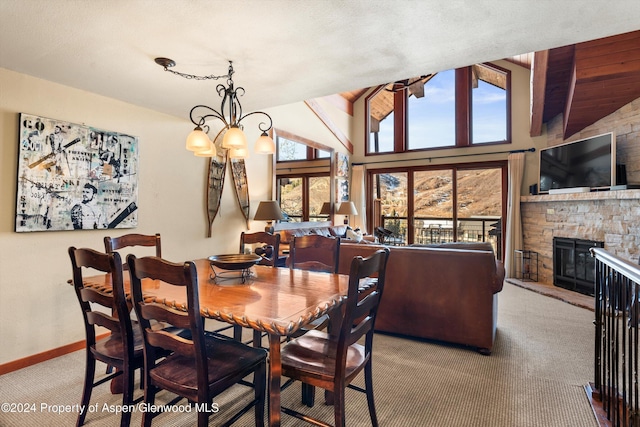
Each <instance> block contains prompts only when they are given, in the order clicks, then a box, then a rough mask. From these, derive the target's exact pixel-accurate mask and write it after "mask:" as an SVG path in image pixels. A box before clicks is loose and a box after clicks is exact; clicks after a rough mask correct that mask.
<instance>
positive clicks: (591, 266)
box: [553, 237, 604, 296]
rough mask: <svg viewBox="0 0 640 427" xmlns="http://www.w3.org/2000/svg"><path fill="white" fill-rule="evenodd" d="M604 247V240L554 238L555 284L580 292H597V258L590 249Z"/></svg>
mask: <svg viewBox="0 0 640 427" xmlns="http://www.w3.org/2000/svg"><path fill="white" fill-rule="evenodd" d="M593 247H596V248H602V247H604V242H596V241H593V240H583V239H568V238H566V237H554V238H553V284H554V285H555V286H558V287H561V288H565V289H569V290H570V291H575V292H580V293H581V294H585V295H591V296H593V295H594V294H595V279H596V276H595V258H593V257H592V256H591V253H590V252H589V249H591V248H593Z"/></svg>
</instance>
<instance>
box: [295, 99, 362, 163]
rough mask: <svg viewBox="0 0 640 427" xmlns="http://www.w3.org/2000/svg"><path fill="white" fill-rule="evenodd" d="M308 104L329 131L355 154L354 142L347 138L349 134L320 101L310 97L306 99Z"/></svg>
mask: <svg viewBox="0 0 640 427" xmlns="http://www.w3.org/2000/svg"><path fill="white" fill-rule="evenodd" d="M304 103H305V104H307V107H309V108H310V109H311V111H313V112H314V113H315V115H316V116H318V118H319V119H320V121H321V122H322V123H324V125H325V126H326V127H327V129H329V131H330V132H331V133H332V134H333V135H334V136H335V137H336V139H337V140H338V141H340V143H341V144H342V145H343V146H344V147H345V148H346V149H347V150H348V151H349V153H350V154H353V144H352V143H351V141H350V140H349V138H347V136H346V135H345V134H344V133H343V132H342V130H340V128H339V127H338V126H337V125H336V124H335V123H334V122H333V120H331V117H329V114H327V112H326V111H325V109H324V108H322V106H321V105H320V103H319V102H318V101H317V100H315V99H309V100H307V101H304Z"/></svg>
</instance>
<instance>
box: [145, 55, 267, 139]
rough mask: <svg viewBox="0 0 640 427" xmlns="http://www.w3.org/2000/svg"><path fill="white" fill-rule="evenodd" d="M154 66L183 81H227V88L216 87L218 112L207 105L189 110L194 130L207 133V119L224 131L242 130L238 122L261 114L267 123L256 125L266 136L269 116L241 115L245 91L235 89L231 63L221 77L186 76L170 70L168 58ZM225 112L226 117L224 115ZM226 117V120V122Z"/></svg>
mask: <svg viewBox="0 0 640 427" xmlns="http://www.w3.org/2000/svg"><path fill="white" fill-rule="evenodd" d="M155 62H156V64H158V65H160V66H162V67H163V68H164V70H165V71H168V72H170V73H172V74H175V75H178V76H180V77H183V78H185V79H190V80H219V79H224V78H226V79H227V86H225V85H224V84H222V83H220V84H218V85H217V86H216V92H217V93H218V96H220V97H221V98H222V101H221V103H220V111H217V110H215V109H214V108H212V107H209V106H207V105H203V104H198V105H196V106H195V107H193V108H192V109H191V111H190V112H189V119H190V120H191V122H192V123H193V124H194V125H196V129H198V128H200V129H199V130H202V129H203V128H204V129H206V130H205V132H206V133H209V126H208V125H207V124H206V121H207V120H208V119H212V118H216V119H218V120H220V121H222V123H224V128H223V130H224V129H230V128H232V127H237V128H240V129H243V126H242V125H241V123H240V122H242V121H243V120H244V119H245V118H247V117H249V116H252V115H254V114H262V115H264V116H265V117H266V118H267V119H268V120H269V122H268V123H266V122H260V123H259V124H258V129H259V130H260V131H262V135H263V136H266V135H267V132H268V131H269V130H270V129H271V128H272V127H273V120H272V119H271V116H270V115H269V114H267V113H265V112H263V111H253V112H251V113H248V114H246V115H244V116H243V115H242V104H241V103H240V99H239V96H243V95H244V93H245V90H244V88H243V87H241V86H238V87H235V85H234V83H233V73H234V71H233V62H232V61H229V73H228V74H225V75H223V76H216V75H208V76H197V75H194V74H186V73H182V72H179V71H175V70H171V69H170V68H171V67H175V65H176V63H175V61H174V60H172V59H169V58H156V59H155ZM225 112H226V113H227V115H225ZM227 117H228V120H227Z"/></svg>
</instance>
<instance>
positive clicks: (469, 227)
mask: <svg viewBox="0 0 640 427" xmlns="http://www.w3.org/2000/svg"><path fill="white" fill-rule="evenodd" d="M499 223H500V217H497V216H495V217H490V216H483V217H477V218H464V219H460V218H459V219H458V220H457V224H456V230H455V238H454V227H453V219H452V218H434V217H415V218H414V223H413V229H414V233H413V239H412V241H411V242H410V243H419V244H432V243H447V242H453V241H454V240H455V241H457V242H489V243H491V245H492V246H493V250H494V252H495V253H496V254H500V253H501V242H502V238H501V237H502V236H501V234H502V230H501V228H500V224H499ZM407 224H408V220H407V217H401V216H384V215H383V216H382V226H383V227H384V228H386V229H389V230H391V231H392V232H393V233H394V234H395V235H396V238H397V239H398V240H401V241H403V242H407V241H408V239H407Z"/></svg>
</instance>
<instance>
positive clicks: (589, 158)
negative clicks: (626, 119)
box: [538, 132, 616, 193]
mask: <svg viewBox="0 0 640 427" xmlns="http://www.w3.org/2000/svg"><path fill="white" fill-rule="evenodd" d="M615 184H616V136H615V133H614V132H609V133H605V134H602V135H598V136H593V137H591V138H585V139H580V140H578V141H573V142H568V143H566V144H560V145H555V146H553V147H548V148H543V149H541V150H540V182H539V187H538V188H539V191H540V192H541V193H548V192H549V190H552V189H562V188H576V187H589V188H590V189H592V190H598V189H608V188H609V187H611V186H612V185H615Z"/></svg>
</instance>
